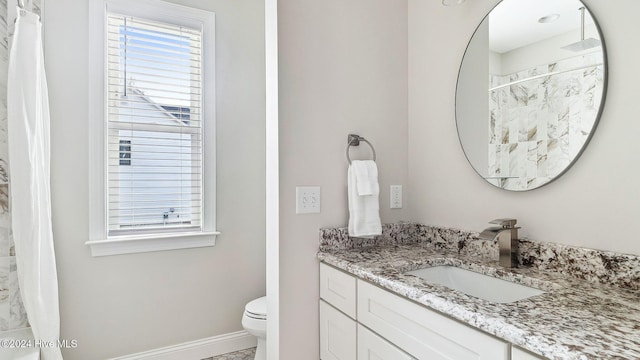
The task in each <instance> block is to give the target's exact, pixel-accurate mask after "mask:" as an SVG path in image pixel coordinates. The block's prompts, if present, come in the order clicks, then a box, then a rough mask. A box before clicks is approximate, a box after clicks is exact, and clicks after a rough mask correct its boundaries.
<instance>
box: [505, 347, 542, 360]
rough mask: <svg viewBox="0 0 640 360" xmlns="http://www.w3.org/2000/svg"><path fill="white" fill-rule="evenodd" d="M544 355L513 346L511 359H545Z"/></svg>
mask: <svg viewBox="0 0 640 360" xmlns="http://www.w3.org/2000/svg"><path fill="white" fill-rule="evenodd" d="M543 359H544V358H543V357H540V356H538V355H534V354H532V353H530V352H528V351H524V350H520V349H518V348H517V347H511V360H543Z"/></svg>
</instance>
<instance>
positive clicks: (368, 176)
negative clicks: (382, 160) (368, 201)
mask: <svg viewBox="0 0 640 360" xmlns="http://www.w3.org/2000/svg"><path fill="white" fill-rule="evenodd" d="M351 166H352V167H353V170H354V171H355V175H356V183H357V186H356V187H357V189H358V195H379V194H380V186H379V185H378V167H377V166H376V162H375V161H373V160H363V161H361V160H354V161H352V162H351Z"/></svg>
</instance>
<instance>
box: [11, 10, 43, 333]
mask: <svg viewBox="0 0 640 360" xmlns="http://www.w3.org/2000/svg"><path fill="white" fill-rule="evenodd" d="M42 1H43V0H33V1H28V0H27V1H25V3H26V4H25V6H26V7H27V8H30V9H31V10H32V11H34V12H35V13H37V14H40V12H41V11H40V9H41V7H42ZM15 4H16V2H15V1H8V0H0V331H6V330H14V329H20V328H24V327H27V326H29V323H28V321H27V314H26V312H25V310H24V307H23V305H22V300H21V298H20V288H19V287H18V273H17V271H16V259H15V252H14V246H13V241H12V239H11V212H10V209H9V166H8V163H7V162H8V159H9V157H8V152H9V151H8V145H7V136H8V134H7V72H8V67H9V44H10V41H11V40H10V38H11V34H13V28H14V21H13V18H10V14H14V13H15V12H13V9H11V11H10V9H9V6H11V7H13V6H15Z"/></svg>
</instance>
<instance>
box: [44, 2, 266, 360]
mask: <svg viewBox="0 0 640 360" xmlns="http://www.w3.org/2000/svg"><path fill="white" fill-rule="evenodd" d="M173 1H174V2H177V3H181V4H185V5H191V6H194V7H200V8H204V9H206V10H212V11H215V12H216V27H217V29H216V30H217V34H216V40H217V43H216V50H217V53H216V56H217V58H216V72H217V99H216V101H217V140H218V144H217V146H218V164H217V165H218V175H217V182H218V183H217V186H218V198H217V213H218V217H217V224H218V230H219V231H221V232H222V235H220V236H219V237H218V240H217V245H216V246H215V247H211V248H200V249H189V250H176V251H165V252H155V253H147V254H132V255H122V256H111V257H102V258H93V257H91V255H90V251H89V248H88V247H87V246H85V245H84V242H85V241H87V240H88V232H89V229H88V223H89V219H88V213H89V211H88V206H89V201H88V190H89V189H88V187H89V184H88V177H87V174H88V169H87V167H88V157H87V154H88V153H89V145H90V144H89V143H88V122H89V121H94V120H95V119H88V107H87V104H88V98H87V93H88V91H89V89H88V79H89V77H90V76H102V74H89V73H88V42H89V41H91V40H90V39H89V38H88V22H87V17H88V16H87V15H88V2H89V0H84V1H78V0H47V3H46V10H45V19H44V21H45V51H46V59H47V60H46V67H47V71H48V79H49V89H50V100H51V129H52V169H51V170H52V171H51V173H52V198H53V199H52V204H53V209H52V210H53V225H54V229H53V230H54V234H55V247H56V255H57V261H58V271H59V280H60V305H61V323H62V325H61V326H62V330H61V331H62V334H61V335H62V338H65V339H77V340H78V345H79V347H78V348H77V349H76V350H66V351H64V356H65V359H67V360H73V359H81V360H84V359H104V358H107V357H112V356H118V355H125V354H130V353H134V352H138V351H143V350H148V349H153V348H158V347H162V346H168V345H173V344H177V343H180V342H184V341H190V340H197V339H201V338H206V337H210V336H214V335H219V334H224V333H229V332H233V331H238V330H241V329H242V326H241V323H240V321H241V316H242V311H243V307H244V305H245V303H246V302H247V301H249V300H251V299H253V298H256V297H259V296H262V295H264V293H265V245H264V242H265V211H264V209H265V200H264V199H265V184H264V178H265V165H264V161H265V159H264V148H265V125H264V121H265V120H264V119H265V93H264V89H265V80H264V79H265V73H264V68H265V67H264V2H263V1H261V0H234V1H230V0H217V1H206V2H204V1H198V0H180V1H178V0H173ZM208 101H213V99H208Z"/></svg>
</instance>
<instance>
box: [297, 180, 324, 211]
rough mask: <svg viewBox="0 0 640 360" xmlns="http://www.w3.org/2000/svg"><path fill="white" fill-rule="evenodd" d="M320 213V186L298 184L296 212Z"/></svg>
mask: <svg viewBox="0 0 640 360" xmlns="http://www.w3.org/2000/svg"><path fill="white" fill-rule="evenodd" d="M318 213H320V186H296V214H318Z"/></svg>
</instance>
